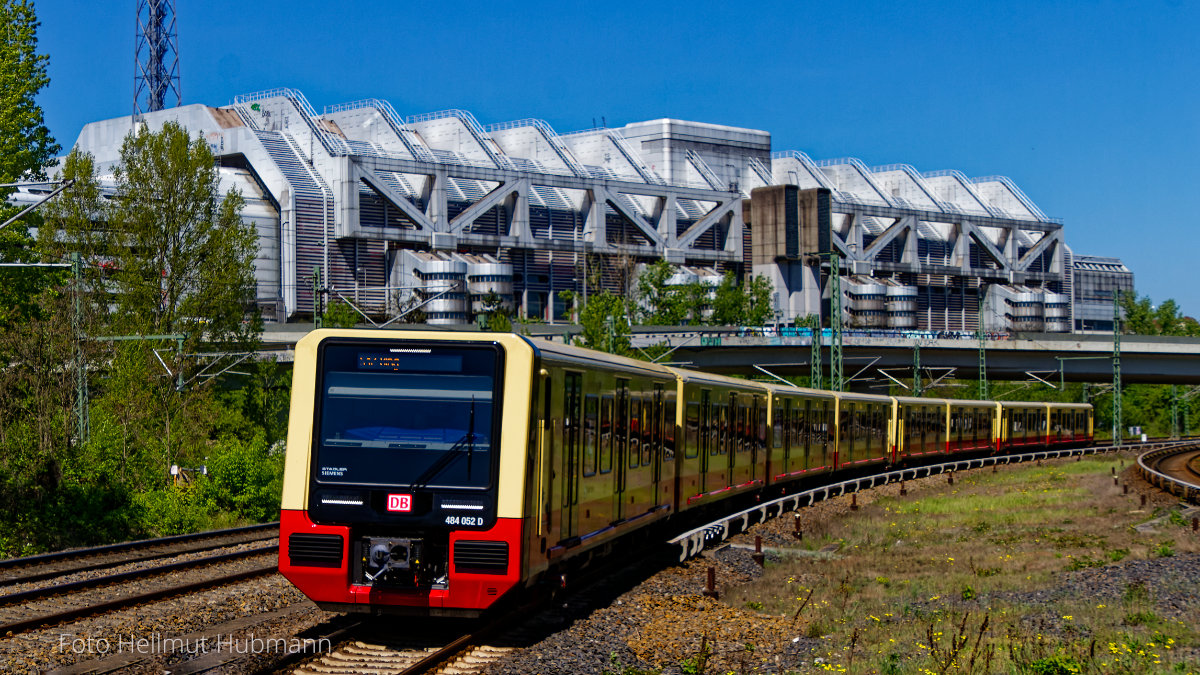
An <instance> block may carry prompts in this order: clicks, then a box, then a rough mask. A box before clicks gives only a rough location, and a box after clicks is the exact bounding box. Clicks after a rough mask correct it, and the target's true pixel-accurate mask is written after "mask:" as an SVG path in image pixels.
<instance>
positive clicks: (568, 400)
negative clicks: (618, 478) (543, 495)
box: [562, 373, 583, 538]
mask: <svg viewBox="0 0 1200 675" xmlns="http://www.w3.org/2000/svg"><path fill="white" fill-rule="evenodd" d="M582 389H583V374H582V373H565V377H564V378H563V420H562V475H563V479H562V536H563V538H567V537H573V536H575V535H576V534H578V532H577V530H578V521H579V508H578V507H579V460H580V455H581V447H580V446H581V443H582V440H583V433H582V431H583V430H582V426H583V397H582V393H583V392H582Z"/></svg>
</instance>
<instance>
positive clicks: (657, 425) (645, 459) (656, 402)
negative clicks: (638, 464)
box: [642, 384, 663, 465]
mask: <svg viewBox="0 0 1200 675" xmlns="http://www.w3.org/2000/svg"><path fill="white" fill-rule="evenodd" d="M662 399H663V387H662V385H661V384H655V385H654V396H653V398H651V399H650V401H648V402H647V405H649V406H651V407H650V412H649V413H648V415H649V417H650V440H649V442H648V443H646V447H645V448H643V449H642V464H643V465H645V464H650V463H652V462H653V461H654V456H655V455H656V454H659V453H660V452H661V450H660V448H661V447H662V414H663V400H662Z"/></svg>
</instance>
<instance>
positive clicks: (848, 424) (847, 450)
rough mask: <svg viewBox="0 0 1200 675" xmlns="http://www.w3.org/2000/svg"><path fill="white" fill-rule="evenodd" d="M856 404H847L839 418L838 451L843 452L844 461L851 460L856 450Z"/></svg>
mask: <svg viewBox="0 0 1200 675" xmlns="http://www.w3.org/2000/svg"><path fill="white" fill-rule="evenodd" d="M853 424H854V404H853V403H846V404H845V405H844V407H843V408H842V410H841V414H840V415H839V416H838V449H839V450H841V451H842V461H843V462H844V461H846V460H849V459H850V458H851V453H852V451H853V448H854V429H853V428H852V425H853Z"/></svg>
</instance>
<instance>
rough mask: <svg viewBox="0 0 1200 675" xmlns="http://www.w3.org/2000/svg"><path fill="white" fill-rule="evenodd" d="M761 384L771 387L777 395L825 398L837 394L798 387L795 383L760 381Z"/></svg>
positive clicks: (772, 391)
mask: <svg viewBox="0 0 1200 675" xmlns="http://www.w3.org/2000/svg"><path fill="white" fill-rule="evenodd" d="M759 384H761V385H763V386H764V387H766V388H767V389H769V390H770V391H771V393H772V394H774V395H777V396H786V395H788V394H792V395H795V396H817V397H824V398H834V396H835V394H834V393H833V392H832V391H826V390H824V389H810V388H808V387H797V386H794V385H787V384H782V383H779V382H759Z"/></svg>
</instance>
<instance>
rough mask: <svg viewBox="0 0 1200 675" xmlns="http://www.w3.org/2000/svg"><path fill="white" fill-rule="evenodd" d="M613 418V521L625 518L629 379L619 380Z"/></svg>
mask: <svg viewBox="0 0 1200 675" xmlns="http://www.w3.org/2000/svg"><path fill="white" fill-rule="evenodd" d="M615 415H616V416H615V419H613V466H614V471H613V511H612V513H613V522H617V521H619V520H624V519H625V481H626V479H627V470H626V468H625V464H626V460H627V459H628V457H629V380H617V400H616V411H615Z"/></svg>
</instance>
